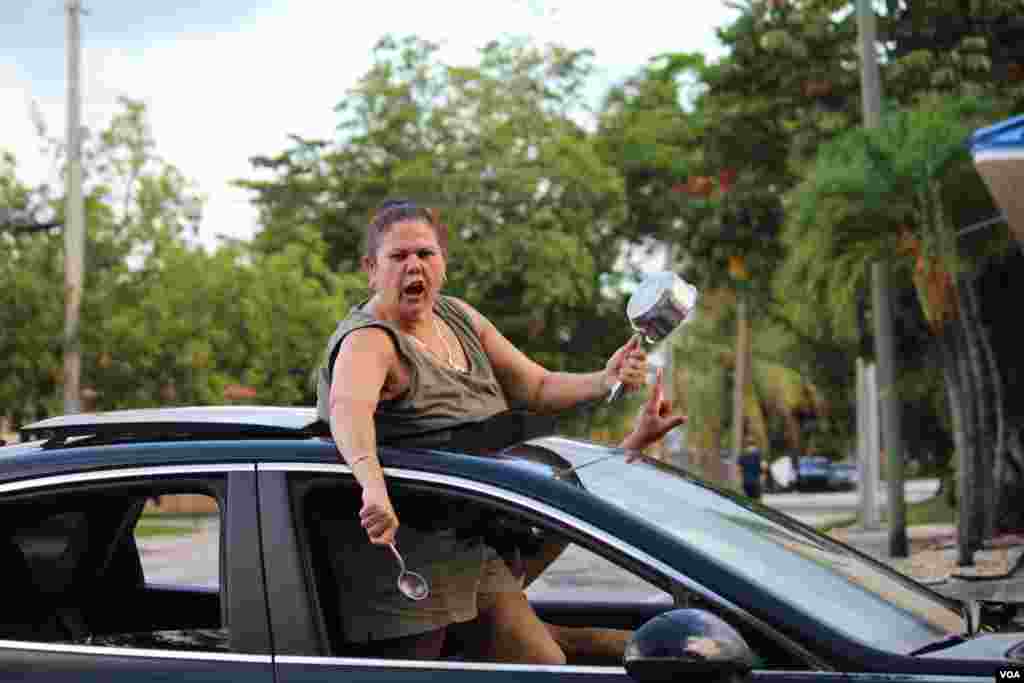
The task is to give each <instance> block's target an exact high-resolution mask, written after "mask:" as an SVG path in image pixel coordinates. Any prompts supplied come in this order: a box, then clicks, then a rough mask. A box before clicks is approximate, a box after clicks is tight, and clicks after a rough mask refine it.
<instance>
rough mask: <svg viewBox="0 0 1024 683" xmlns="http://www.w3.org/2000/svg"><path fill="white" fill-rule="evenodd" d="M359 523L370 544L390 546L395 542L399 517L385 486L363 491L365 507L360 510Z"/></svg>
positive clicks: (372, 487)
mask: <svg viewBox="0 0 1024 683" xmlns="http://www.w3.org/2000/svg"><path fill="white" fill-rule="evenodd" d="M359 522H360V524H361V525H362V527H363V528H364V529H366V535H367V536H368V537H369V538H370V543H373V544H375V545H388V544H390V543H394V542H395V534H396V533H397V532H398V515H396V514H395V509H394V508H393V507H392V506H391V498H390V497H389V496H388V490H387V488H385V487H384V486H380V487H377V486H371V487H368V488H364V489H363V507H362V508H360V510H359Z"/></svg>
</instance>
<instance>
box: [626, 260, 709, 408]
mask: <svg viewBox="0 0 1024 683" xmlns="http://www.w3.org/2000/svg"><path fill="white" fill-rule="evenodd" d="M696 306H697V288H696V287H694V286H693V285H691V284H690V283H689V282H687V281H686V280H684V279H683V278H681V277H679V276H678V275H676V274H675V273H673V272H669V271H665V272H660V273H654V274H652V275H649V276H647V277H646V278H644V280H643V282H641V283H640V286H639V287H637V289H636V291H635V292H633V294H632V295H631V296H630V297H629V303H627V304H626V317H627V318H629V324H630V326H631V327H632V328H633V330H634V331H635V332H636V333H637V334H639V335H640V341H641V342H642V343H643V344H644V345H645V346H647V347H650V346H653V345H655V344H657V343H658V342H660V341H662V340H664V339H665V338H666V337H668V336H669V335H670V334H672V332H673V331H674V330H675V329H676V328H677V327H679V326H680V325H682V324H683V323H685V322H686V321H687V320H689V319H690V317H691V315H692V314H693V309H694V308H695V307H696ZM621 393H622V382H618V383H617V384H616V385H615V386H614V387H612V390H611V393H609V394H608V402H609V403H611V402H612V401H614V400H615V399H616V398H618V397H619V395H620V394H621Z"/></svg>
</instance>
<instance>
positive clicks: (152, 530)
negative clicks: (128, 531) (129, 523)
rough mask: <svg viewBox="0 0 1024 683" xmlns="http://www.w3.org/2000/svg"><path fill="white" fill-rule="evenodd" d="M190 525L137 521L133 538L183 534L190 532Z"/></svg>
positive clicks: (191, 529)
mask: <svg viewBox="0 0 1024 683" xmlns="http://www.w3.org/2000/svg"><path fill="white" fill-rule="evenodd" d="M192 531H193V528H192V527H190V526H182V525H177V524H176V525H170V524H146V523H145V522H139V524H137V525H136V527H135V538H154V537H157V536H185V535H188V534H190V533H192Z"/></svg>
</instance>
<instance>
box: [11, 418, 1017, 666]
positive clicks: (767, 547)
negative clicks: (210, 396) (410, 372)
mask: <svg viewBox="0 0 1024 683" xmlns="http://www.w3.org/2000/svg"><path fill="white" fill-rule="evenodd" d="M510 424H511V425H513V427H516V425H518V424H519V423H518V422H517V421H516V420H511V421H506V422H505V423H504V425H505V427H506V428H507V427H508V425H510ZM487 427H488V425H487V424H486V423H484V424H478V425H475V426H474V429H476V432H477V435H478V437H479V435H484V436H486V435H487V433H488V429H487ZM496 431H503V430H496ZM504 431H506V432H507V431H508V430H507V429H504ZM513 431H514V430H513ZM527 432H528V430H523V431H522V432H521V434H520V435H524V434H527ZM22 433H23V435H25V436H29V437H38V438H35V440H33V441H30V442H27V443H22V444H18V445H14V446H8V447H3V448H0V514H2V513H3V512H4V511H20V510H23V509H24V510H35V509H37V508H38V509H43V510H45V509H46V508H45V506H44V505H42V503H46V505H50V504H51V503H50V502H49V501H50V499H49V498H46V499H45V500H43V499H42V498H40V500H41V501H42V502H41V503H40V504H39V505H36V506H35V507H30V506H32V505H35V503H34V499H33V496H35V495H36V493H35V492H37V491H38V492H40V493H39V494H38V495H39V496H40V497H42V496H44V494H45V496H51V497H53V499H54V500H55V501H59V500H64V498H62V496H65V495H72V494H73V495H77V496H79V497H80V498H81V499H82V500H86V501H93V503H90V505H93V506H94V507H97V509H99V507H100V502H102V501H113V503H112V504H113V505H114V506H115V508H113V509H114V510H115V512H116V505H118V504H122V503H119V501H122V500H123V501H124V502H123V505H124V506H126V507H125V509H131V510H134V513H132V514H134V515H136V516H137V514H138V510H139V509H140V508H139V505H140V503H139V501H143V500H144V497H145V496H147V495H150V494H151V493H155V494H160V493H162V492H168V491H170V492H174V491H189V492H194V491H204V492H206V493H208V494H209V495H211V496H214V497H216V498H217V500H218V502H219V505H220V509H219V514H220V525H221V526H220V530H219V534H220V542H221V543H222V547H221V549H220V562H219V565H220V573H219V576H220V584H219V585H218V586H217V587H215V588H196V587H178V586H158V585H151V584H146V585H145V586H139V587H138V588H137V589H134V592H132V591H128V590H125V591H122V592H120V593H118V592H115V593H112V595H116V596H119V600H120V601H114V602H113V603H112V604H110V605H109V609H110V613H109V614H108V615H107V616H108V617H109V619H108V618H105V617H104V615H103V614H102V613H101V612H96V611H95V610H94V615H93V620H94V622H95V623H96V624H102V623H103V622H104V621H105V620H109V621H113V620H115V616H116V612H120V611H124V612H126V613H133V610H134V612H135V613H137V614H138V616H137V617H136V621H137V622H138V623H139V624H140V625H141V626H143V627H145V626H146V625H147V624H149V626H150V628H149V629H148V631H147V630H146V629H145V628H142V629H141V630H142V631H143V632H142V633H132V632H124V633H113V632H112V633H109V634H108V633H104V634H101V635H100V636H97V637H93V638H92V640H91V641H90V642H89V643H88V644H85V643H72V642H62V641H60V640H59V639H57V640H51V641H49V642H34V641H31V640H12V639H8V640H0V678H3V676H4V675H6V674H7V673H10V672H25V671H28V670H29V669H28V667H29V666H34V667H38V668H37V669H36V671H38V672H42V673H43V674H45V675H44V676H43V678H42V680H68V681H70V680H87V679H88V678H89V677H90V676H91V677H93V678H95V679H96V680H115V681H116V680H128V679H129V678H130V679H131V680H133V681H142V680H179V679H180V680H198V681H206V680H210V681H213V680H218V681H232V680H247V681H256V682H257V683H259V682H260V681H270V680H275V681H278V682H288V683H291V682H293V681H311V680H318V681H319V680H324V679H325V678H337V679H338V680H380V681H407V680H426V679H432V678H434V677H436V676H444V678H445V680H456V681H457V680H466V681H469V680H473V681H479V680H482V679H493V680H508V681H513V680H514V681H530V680H532V681H549V680H550V681H562V680H567V679H572V680H573V681H589V680H594V681H598V680H600V681H611V680H615V681H625V680H631V679H630V677H629V676H628V674H627V673H626V670H625V669H624V668H623V667H622V666H590V665H583V666H581V665H569V666H558V667H540V666H531V665H512V664H497V663H486V662H471V661H460V660H459V659H458V657H457V656H456V657H455V658H448V659H446V660H445V661H440V662H422V661H398V660H373V659H365V658H358V657H345V656H338V655H337V654H332V652H333V648H334V644H333V643H332V640H331V635H330V634H331V629H332V627H331V625H330V624H329V623H328V621H327V618H326V617H325V614H326V613H327V611H328V610H327V607H328V606H327V605H325V604H324V602H325V601H326V600H329V599H330V596H329V594H321V591H320V588H319V586H320V584H319V583H318V582H322V581H323V577H322V576H321V575H320V574H319V573H318V571H319V570H318V569H317V560H316V559H315V558H314V557H313V555H314V552H313V549H312V548H311V544H312V543H313V541H311V540H310V539H309V537H308V533H306V531H304V529H305V527H304V525H305V524H306V521H307V520H306V519H305V518H304V517H303V508H302V505H303V503H302V501H301V500H300V498H299V493H298V492H300V491H304V490H308V486H307V484H310V485H311V484H316V483H319V482H327V483H329V484H330V485H331V486H334V487H338V488H337V491H338V495H339V496H340V497H339V498H338V500H337V503H338V504H339V505H341V506H343V507H345V508H347V509H350V510H352V509H355V510H357V509H358V505H359V496H358V491H357V489H355V488H354V486H355V484H354V482H353V481H352V478H351V473H350V471H349V470H348V468H347V466H345V465H344V464H343V463H342V461H341V460H340V459H339V456H338V452H337V449H336V448H335V446H334V443H333V441H331V440H330V438H329V437H327V436H325V434H324V432H323V426H322V425H319V426H318V425H316V423H315V414H314V412H313V411H311V410H310V409H292V408H284V409H276V408H267V409H263V408H239V409H205V408H204V409H175V410H166V411H126V412H120V413H118V414H106V415H101V416H89V415H83V416H71V417H67V418H57V419H53V420H48V421H43V422H41V423H37V424H35V425H30V426H29V427H27V428H25V429H24V430H23V431H22ZM444 438H445V439H447V440H448V441H446V443H447V444H448V445H447V446H445V447H444V448H443V449H442V448H438V447H435V448H426V447H423V444H420V447H416V448H413V447H403V446H400V445H394V444H393V445H390V446H386V447H382V448H380V449H379V457H380V460H381V463H382V464H383V466H384V468H385V474H386V475H387V476H388V478H389V481H390V482H392V484H391V485H390V486H395V487H397V490H400V491H401V490H407V491H425V492H428V493H430V494H431V495H434V496H437V497H438V500H442V501H448V500H456V499H457V500H465V501H470V502H472V503H474V504H478V505H481V506H484V508H486V509H487V510H488V511H489V514H490V515H491V516H493V517H495V518H499V519H500V518H504V517H505V516H508V517H509V518H514V519H515V520H517V522H518V523H519V524H520V525H524V526H525V527H528V528H532V529H534V530H537V531H538V532H539V533H542V534H546V535H548V536H550V535H552V534H554V535H557V536H558V537H560V538H565V539H566V540H567V541H569V542H571V543H572V544H574V545H575V546H579V547H580V548H583V549H586V550H589V551H592V552H593V553H595V554H596V555H599V556H601V557H604V558H605V559H607V560H610V561H612V563H613V564H615V565H616V566H618V567H621V568H622V570H623V571H626V572H629V573H630V574H632V575H635V576H637V577H639V578H640V579H642V580H643V581H645V582H647V583H649V584H650V585H652V586H654V587H656V588H658V589H660V590H661V591H663V593H662V594H661V597H657V598H654V599H651V598H644V597H634V596H631V595H630V594H628V592H623V591H607V592H604V593H590V594H589V595H588V596H586V597H584V598H582V599H580V598H578V597H574V596H573V595H564V596H563V595H557V594H556V595H544V596H543V597H537V598H535V599H534V600H533V603H534V607H535V609H536V610H537V612H538V613H539V614H540V615H541V616H542V617H544V618H545V619H548V620H549V621H550V622H551V623H559V624H562V625H579V626H586V625H588V624H591V623H595V624H599V625H602V626H605V627H615V628H636V627H637V626H639V625H640V624H641V623H643V622H644V621H645V620H647V619H649V618H653V617H656V616H658V615H659V614H662V613H664V612H666V611H668V610H670V609H672V608H674V607H680V606H685V605H691V603H692V605H691V606H692V607H694V608H697V609H706V610H709V611H710V612H711V613H713V614H716V615H719V616H721V617H722V618H725V619H727V620H728V621H729V623H731V624H732V625H733V626H735V627H736V628H737V629H739V631H740V632H742V633H743V636H744V637H745V638H748V639H749V640H750V642H751V643H752V644H756V648H757V649H758V650H759V651H761V652H766V653H773V656H774V653H778V654H779V657H780V659H779V660H778V661H780V662H785V666H784V667H782V668H780V666H779V664H778V663H777V662H776V663H775V664H774V667H775V668H774V669H773V668H772V667H771V666H766V668H763V669H761V668H758V669H755V670H754V671H752V672H750V673H749V674H746V675H745V677H746V678H748V679H749V680H752V681H776V682H779V683H782V682H789V681H793V682H794V683H795V682H796V681H805V682H806V681H832V680H835V681H839V680H850V678H856V679H858V680H863V681H865V683H866V682H867V681H874V680H894V681H895V680H899V681H918V680H920V681H922V683H924V681H929V682H930V681H935V680H972V678H971V677H975V679H977V680H981V678H984V679H985V680H992V677H993V676H994V674H995V672H996V670H997V669H998V668H999V667H1002V666H1007V665H1009V664H1012V663H1013V662H1012V661H1011V660H1010V659H1008V658H1007V652H1008V651H1010V650H1011V648H1013V647H1014V646H1015V645H1017V644H1018V643H1019V642H1020V641H1021V640H1022V639H1024V635H1022V634H1020V633H999V634H989V633H986V634H981V635H977V636H974V637H969V638H968V639H967V641H966V642H963V643H961V644H959V645H952V646H949V647H945V648H944V649H936V650H935V651H931V652H928V654H926V655H921V656H913V655H911V654H910V653H911V652H913V651H916V650H918V649H920V648H922V647H926V646H928V645H929V643H930V642H933V641H936V640H940V639H941V638H942V637H949V636H950V635H952V634H955V633H956V632H957V631H958V630H960V629H964V628H966V622H965V621H962V620H961V616H960V610H961V607H962V605H960V604H959V603H958V602H957V601H954V600H951V599H949V598H944V597H942V596H940V595H938V594H936V593H934V592H932V591H930V590H929V589H927V588H925V587H923V586H921V585H920V584H917V583H916V582H914V581H912V580H911V579H909V578H907V577H903V576H902V575H899V574H896V573H894V572H893V571H892V570H891V569H889V568H888V567H886V566H885V565H882V564H880V563H878V562H876V561H875V560H873V559H871V558H869V557H867V556H865V555H863V554H861V553H859V552H857V551H856V550H854V549H852V548H849V547H847V546H844V545H842V544H841V543H837V542H836V541H834V540H832V539H830V538H827V537H825V536H822V535H821V534H819V533H818V532H816V531H815V530H813V529H811V528H809V527H807V526H805V525H803V524H800V523H799V522H797V521H795V520H793V519H792V518H789V517H788V516H786V515H783V514H781V513H778V512H776V511H774V510H772V509H769V508H767V507H764V506H762V505H760V504H759V503H757V502H756V501H752V500H750V499H748V498H746V497H744V496H740V495H738V494H736V493H734V492H731V491H728V490H723V489H718V488H716V487H713V486H710V485H708V484H706V483H704V482H702V481H700V480H699V479H697V478H695V477H693V476H691V475H689V474H687V473H685V472H682V471H680V470H677V469H675V468H672V467H669V466H668V465H665V464H663V463H659V462H657V461H653V460H650V459H645V460H644V461H642V462H640V463H637V464H626V463H625V462H624V458H622V457H619V458H616V457H615V455H616V450H615V449H609V448H607V447H605V446H602V445H600V444H594V443H588V442H585V441H579V440H572V439H562V438H558V437H543V438H532V439H530V440H528V441H525V442H523V441H522V440H520V442H518V443H515V445H510V444H509V443H507V442H508V441H509V437H508V434H505V435H503V436H502V440H501V443H500V444H497V445H493V444H492V446H493V447H491V448H476V447H475V446H474V445H472V444H471V445H470V446H467V447H465V448H463V447H462V446H459V445H458V444H459V443H460V442H459V440H458V439H457V438H454V435H444ZM475 438H477V437H475ZM484 453H485V454H484ZM618 454H619V455H624V454H623V453H621V452H619V453H618ZM602 459H603V460H602ZM570 468H578V469H573V470H572V471H570ZM303 486H306V487H307V488H305V489H304V488H303ZM346 487H348V488H346ZM96 501H100V502H96ZM54 504H55V503H54ZM104 504H105V503H104ZM129 506H131V507H129ZM90 509H91V508H90ZM17 516H18V515H17V514H12V515H10V517H12V518H16V517H17ZM111 519H112V521H111V523H110V524H113V521H116V519H115V518H111ZM135 519H136V517H126V520H127V521H131V522H132V523H134V520H135ZM15 521H17V520H15ZM108 526H109V529H110V531H109V534H115V533H120V532H115V530H114V526H111V525H108ZM122 526H123V525H122ZM97 528H98V529H101V530H102V529H105V528H107V527H104V526H102V525H101V526H99V527H97ZM104 533H108V532H105V531H97V532H95V534H94V535H93V537H92V542H93V543H95V542H104V543H111V544H114V542H115V540H116V538H117V537H116V536H110V538H109V539H108V537H107V536H103V535H102V534H104ZM111 548H113V549H116V556H117V557H118V558H121V559H119V560H118V563H117V564H118V566H120V564H122V563H123V562H122V560H127V559H129V557H130V555H131V552H132V551H133V550H134V546H133V545H131V544H127V545H124V544H116V545H111ZM111 552H114V550H112V551H111ZM126 553H127V554H126ZM83 557H85V556H84V555H83ZM97 562H98V561H97ZM96 566H97V567H99V566H100V565H99V564H97V565H96ZM103 566H104V567H105V566H106V565H103ZM124 567H125V568H124V569H123V570H122V571H121V573H120V574H115V575H112V577H111V579H110V581H113V583H109V586H110V587H111V588H110V589H111V590H113V587H116V586H118V585H120V584H118V583H117V581H128V580H129V579H130V580H131V581H136V579H135V578H132V577H133V576H134V575H133V574H131V572H130V571H128V570H129V569H131V567H130V565H128V564H125V565H124ZM119 577H120V578H119ZM115 579H116V581H115ZM538 595H539V594H538ZM133 602H134V603H135V604H132V603H133ZM330 607H331V608H332V609H339V608H340V609H343V606H341V607H339V606H336V605H335V606H330ZM146 614H152V615H161V616H160V619H163V621H161V622H160V624H164V623H165V622H166V623H170V622H171V621H174V620H177V621H179V622H181V623H187V624H188V625H189V626H190V628H188V629H186V630H185V631H184V632H182V631H174V630H168V629H166V628H164V626H162V625H161V626H159V627H157V626H158V624H157V622H158V621H159V619H157V617H153V619H152V620H150V619H148V618H147V617H146V616H145V615H146ZM915 615H917V616H916V617H915ZM858 619H861V620H863V621H865V624H866V626H867V628H864V625H862V624H860V623H858V621H857V620H858ZM915 619H917V621H915ZM918 622H919V623H918ZM218 624H220V627H218ZM107 630H110V629H107ZM933 636H934V637H933ZM204 648H205V649H204ZM771 663H772V662H771V661H769V662H767V664H771ZM787 667H788V668H787ZM797 669H799V670H797ZM957 677H967V678H957Z"/></svg>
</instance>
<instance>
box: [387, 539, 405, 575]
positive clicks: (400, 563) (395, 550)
mask: <svg viewBox="0 0 1024 683" xmlns="http://www.w3.org/2000/svg"><path fill="white" fill-rule="evenodd" d="M388 547H389V548H391V552H392V553H394V555H395V559H396V560H398V566H399V568H400V569H401V570H402V573H403V574H404V573H405V558H403V557H402V554H401V553H400V552H398V548H396V547H395V544H394V543H388Z"/></svg>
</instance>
